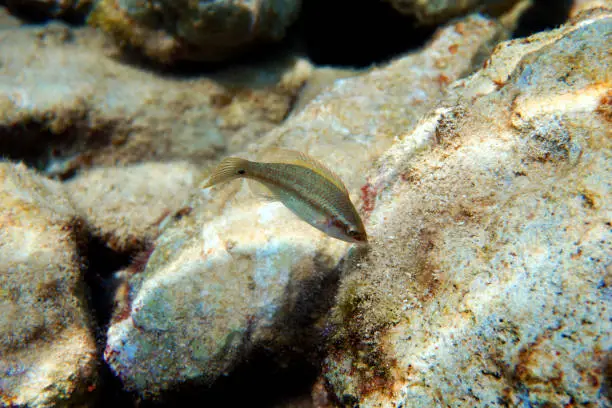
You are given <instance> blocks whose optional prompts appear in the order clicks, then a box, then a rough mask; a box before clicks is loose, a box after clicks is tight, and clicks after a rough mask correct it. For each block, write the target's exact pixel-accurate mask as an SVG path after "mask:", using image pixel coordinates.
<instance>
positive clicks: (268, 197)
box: [246, 179, 280, 201]
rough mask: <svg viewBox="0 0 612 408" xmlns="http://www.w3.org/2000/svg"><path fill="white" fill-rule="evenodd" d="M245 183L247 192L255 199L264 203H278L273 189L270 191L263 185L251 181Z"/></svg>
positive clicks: (277, 197) (278, 199)
mask: <svg viewBox="0 0 612 408" xmlns="http://www.w3.org/2000/svg"><path fill="white" fill-rule="evenodd" d="M246 181H247V186H248V187H249V191H251V193H252V194H253V195H254V196H256V197H257V198H260V199H262V200H265V201H280V198H279V196H278V193H276V192H274V190H273V189H270V188H269V187H267V186H266V185H265V184H263V183H261V182H259V181H255V180H253V179H247V180H246Z"/></svg>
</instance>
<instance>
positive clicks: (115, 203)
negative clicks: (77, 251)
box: [65, 162, 199, 252]
mask: <svg viewBox="0 0 612 408" xmlns="http://www.w3.org/2000/svg"><path fill="white" fill-rule="evenodd" d="M198 178H199V172H198V170H197V168H196V167H195V166H194V165H192V164H189V163H187V162H170V163H141V164H134V165H130V166H124V167H104V168H94V169H91V170H88V171H85V172H83V173H82V174H80V175H78V176H77V177H75V178H73V179H71V180H69V181H68V182H66V184H65V186H66V189H67V191H68V193H69V197H70V199H71V201H72V203H73V205H74V207H75V208H76V209H77V212H78V213H79V214H80V216H81V217H82V218H83V220H84V221H85V222H86V223H87V224H88V227H89V229H90V230H91V232H92V233H93V234H94V235H95V236H97V237H98V238H100V239H101V240H102V241H104V242H106V243H107V245H108V246H109V247H111V248H112V249H114V250H116V251H120V252H125V251H129V250H133V249H135V248H139V247H142V246H143V245H145V244H147V243H150V242H153V241H154V240H155V238H156V237H157V234H158V229H159V226H160V224H162V222H163V221H164V219H166V217H172V216H174V215H175V214H176V212H178V211H180V210H181V209H182V205H183V203H184V202H185V200H187V198H188V196H189V192H190V191H191V189H192V188H193V187H194V185H195V184H196V181H197V180H198ZM185 211H186V210H185Z"/></svg>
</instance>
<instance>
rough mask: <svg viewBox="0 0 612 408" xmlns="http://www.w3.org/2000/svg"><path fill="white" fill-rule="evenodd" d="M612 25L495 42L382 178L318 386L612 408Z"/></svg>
mask: <svg viewBox="0 0 612 408" xmlns="http://www.w3.org/2000/svg"><path fill="white" fill-rule="evenodd" d="M611 30H612V15H611V13H610V11H603V10H593V11H592V12H591V13H586V14H583V15H582V17H581V19H579V20H576V21H572V22H570V23H568V24H567V25H565V26H563V27H561V28H560V29H558V30H554V31H551V32H547V33H541V34H538V35H535V36H532V37H530V38H526V39H520V40H514V41H511V42H508V43H504V44H501V45H500V46H499V47H498V48H497V49H496V51H495V52H494V53H493V55H492V56H491V58H490V60H489V61H488V63H487V64H486V67H485V68H483V69H482V70H481V71H479V72H477V73H476V74H474V75H473V76H471V77H468V78H466V79H463V80H460V81H457V82H455V83H454V84H453V85H452V86H451V89H450V91H449V96H448V97H447V98H445V99H444V100H443V101H442V102H441V104H440V106H438V107H437V108H436V109H434V110H432V111H431V112H430V113H429V114H428V115H426V116H425V117H424V118H423V119H422V120H421V121H420V122H419V124H418V125H417V126H416V127H415V128H413V129H411V130H408V131H406V133H404V134H402V135H400V140H399V141H398V142H397V143H396V144H395V145H394V146H393V147H392V148H391V149H389V150H388V151H387V152H386V153H385V154H384V155H383V156H382V157H381V158H380V159H379V166H378V168H377V170H376V171H374V172H373V173H372V179H371V184H370V186H369V187H368V191H369V192H370V198H369V201H370V203H371V206H370V207H371V208H373V210H372V212H371V215H370V218H369V222H368V223H367V225H366V227H367V228H368V231H369V233H370V236H371V238H372V245H371V248H370V250H369V252H368V253H366V254H362V256H356V257H354V258H353V259H352V260H351V261H350V262H349V263H348V264H349V265H351V267H349V269H348V270H347V271H346V272H345V273H346V278H344V279H343V280H342V282H341V287H340V291H339V294H338V298H337V299H338V303H337V305H336V307H335V309H334V314H333V318H332V320H331V324H332V327H335V328H336V329H337V330H336V333H335V335H334V337H332V339H331V341H330V345H331V346H330V352H329V355H328V358H327V361H326V365H325V367H324V370H323V372H324V373H325V374H324V378H325V380H326V383H327V385H328V386H329V387H331V390H333V393H334V394H335V396H336V397H337V398H338V399H339V400H340V401H342V402H343V403H345V404H348V405H355V404H358V405H359V406H360V407H386V406H406V407H408V406H409V407H431V406H454V407H485V406H499V405H509V406H517V405H524V404H527V405H530V406H536V405H537V406H544V405H550V406H567V405H572V404H574V405H577V406H593V407H606V406H609V404H610V400H609V395H608V394H606V390H605V387H606V381H607V380H606V375H607V374H606V371H607V370H609V358H610V350H611V349H612V337H611V336H610V333H611V332H612V312H611V310H610V289H609V287H610V267H611V265H612V253H611V251H610V248H611V246H610V240H611V239H612V231H611V226H610V223H611V214H612V206H611V204H610V203H611V202H612V201H611V200H610V197H611V187H612V182H611V180H610V177H609V175H610V174H611V172H612V161H611V158H610V151H611V150H610V149H611V147H612V143H611V140H612V138H611V137H610V136H611V134H610V121H611V109H610V97H611V94H612V85H611V84H610V81H609V78H610V76H609V75H610V68H609V67H610V63H611V60H610V54H609V38H608V37H609V33H610V32H611Z"/></svg>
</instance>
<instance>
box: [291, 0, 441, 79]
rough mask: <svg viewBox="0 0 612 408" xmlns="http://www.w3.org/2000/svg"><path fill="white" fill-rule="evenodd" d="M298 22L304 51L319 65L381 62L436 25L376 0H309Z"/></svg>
mask: <svg viewBox="0 0 612 408" xmlns="http://www.w3.org/2000/svg"><path fill="white" fill-rule="evenodd" d="M298 25H299V28H300V31H301V35H302V36H303V41H304V46H305V49H306V54H307V55H308V57H309V58H310V60H311V61H312V62H313V63H314V64H317V65H334V66H340V67H352V68H364V67H368V66H370V65H373V64H378V63H384V62H386V61H388V60H390V59H392V58H394V57H397V56H399V55H401V54H404V53H406V52H408V51H410V50H413V49H416V48H419V47H421V46H423V45H424V44H425V42H427V41H428V40H430V39H431V36H432V34H433V33H434V31H435V30H436V27H425V26H419V25H418V24H417V21H416V19H415V18H413V17H411V16H405V15H402V14H401V13H399V12H398V11H396V10H395V9H394V8H393V7H392V6H391V5H390V4H389V3H388V2H385V1H380V0H364V1H351V0H336V1H326V0H309V1H305V2H304V3H303V6H302V14H301V16H300V19H299V20H298Z"/></svg>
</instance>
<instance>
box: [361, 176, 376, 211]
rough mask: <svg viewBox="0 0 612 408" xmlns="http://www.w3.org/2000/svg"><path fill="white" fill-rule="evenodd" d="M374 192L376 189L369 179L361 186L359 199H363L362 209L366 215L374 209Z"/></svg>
mask: <svg viewBox="0 0 612 408" xmlns="http://www.w3.org/2000/svg"><path fill="white" fill-rule="evenodd" d="M376 194H377V190H376V188H375V187H374V186H372V184H370V181H369V180H368V182H367V183H366V184H364V185H363V186H362V187H361V200H362V201H363V206H362V209H363V212H364V213H365V215H366V217H367V216H368V215H370V213H371V212H372V210H374V206H375V205H376Z"/></svg>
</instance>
